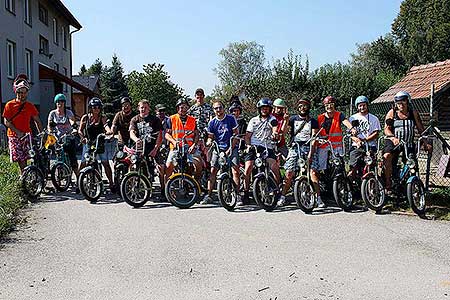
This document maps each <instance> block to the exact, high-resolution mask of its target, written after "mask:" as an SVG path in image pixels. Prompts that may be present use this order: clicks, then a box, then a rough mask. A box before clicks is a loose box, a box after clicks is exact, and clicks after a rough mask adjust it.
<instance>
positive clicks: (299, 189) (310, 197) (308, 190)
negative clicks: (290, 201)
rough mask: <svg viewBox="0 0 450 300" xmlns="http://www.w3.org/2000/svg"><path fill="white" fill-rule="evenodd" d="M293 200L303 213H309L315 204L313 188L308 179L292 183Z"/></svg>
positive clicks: (304, 178) (303, 178)
mask: <svg viewBox="0 0 450 300" xmlns="http://www.w3.org/2000/svg"><path fill="white" fill-rule="evenodd" d="M294 198H295V202H297V206H298V207H299V208H300V209H301V210H302V211H304V212H305V213H311V212H312V211H313V209H314V205H315V203H316V201H315V197H314V188H313V186H312V184H311V183H309V182H308V178H306V177H302V178H300V179H298V180H296V181H295V183H294Z"/></svg>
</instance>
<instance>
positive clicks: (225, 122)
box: [208, 115, 238, 150]
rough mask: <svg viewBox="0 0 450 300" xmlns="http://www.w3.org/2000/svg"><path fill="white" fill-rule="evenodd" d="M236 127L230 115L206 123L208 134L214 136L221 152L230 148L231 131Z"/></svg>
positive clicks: (234, 120)
mask: <svg viewBox="0 0 450 300" xmlns="http://www.w3.org/2000/svg"><path fill="white" fill-rule="evenodd" d="M237 127H238V124H237V122H236V119H235V118H234V117H233V116H231V115H225V117H224V118H223V119H222V120H219V119H218V118H217V117H215V118H214V119H212V120H211V121H209V123H208V133H212V134H214V139H215V141H216V142H217V144H219V148H220V149H221V150H226V149H228V148H229V147H230V138H231V136H232V135H233V129H236V128H237Z"/></svg>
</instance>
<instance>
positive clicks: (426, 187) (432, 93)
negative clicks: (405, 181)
mask: <svg viewBox="0 0 450 300" xmlns="http://www.w3.org/2000/svg"><path fill="white" fill-rule="evenodd" d="M433 102H434V83H432V84H431V91H430V121H429V122H428V123H429V125H430V124H431V120H433ZM431 145H433V142H432V141H431ZM432 156H433V153H429V152H427V169H426V170H427V172H426V175H425V190H427V191H428V189H429V187H430V172H431V157H432Z"/></svg>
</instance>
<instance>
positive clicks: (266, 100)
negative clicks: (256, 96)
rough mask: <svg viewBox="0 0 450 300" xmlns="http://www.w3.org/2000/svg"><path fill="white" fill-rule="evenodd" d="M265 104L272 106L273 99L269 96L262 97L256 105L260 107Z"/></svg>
mask: <svg viewBox="0 0 450 300" xmlns="http://www.w3.org/2000/svg"><path fill="white" fill-rule="evenodd" d="M263 106H268V107H270V108H272V100H270V99H269V98H261V99H260V100H259V101H258V103H257V104H256V107H257V108H258V109H260V108H261V107H263Z"/></svg>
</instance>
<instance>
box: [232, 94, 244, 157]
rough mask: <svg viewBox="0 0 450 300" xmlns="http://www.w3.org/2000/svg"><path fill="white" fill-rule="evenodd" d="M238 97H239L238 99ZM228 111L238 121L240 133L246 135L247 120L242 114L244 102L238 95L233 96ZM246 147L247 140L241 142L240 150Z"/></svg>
mask: <svg viewBox="0 0 450 300" xmlns="http://www.w3.org/2000/svg"><path fill="white" fill-rule="evenodd" d="M236 98H237V99H236ZM228 112H229V113H230V114H232V115H233V116H234V118H235V119H236V121H237V123H238V133H239V134H240V135H245V132H246V130H247V121H246V120H245V118H244V116H243V115H242V103H241V101H239V98H238V97H237V96H233V97H231V101H230V107H229V108H228ZM244 149H245V141H243V140H242V141H240V142H239V150H244Z"/></svg>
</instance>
